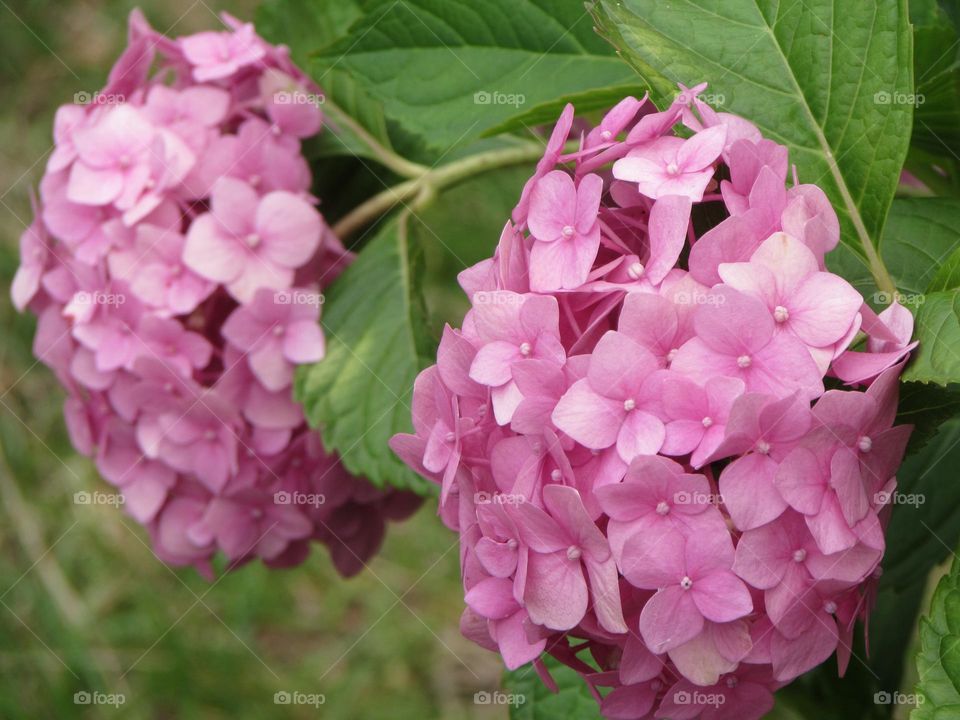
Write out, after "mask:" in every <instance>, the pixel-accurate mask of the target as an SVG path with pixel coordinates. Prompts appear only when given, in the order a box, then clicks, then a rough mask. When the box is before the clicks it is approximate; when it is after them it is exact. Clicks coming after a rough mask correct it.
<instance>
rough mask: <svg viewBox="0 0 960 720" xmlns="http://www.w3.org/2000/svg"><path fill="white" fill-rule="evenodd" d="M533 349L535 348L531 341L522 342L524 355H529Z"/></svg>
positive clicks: (521, 347)
mask: <svg viewBox="0 0 960 720" xmlns="http://www.w3.org/2000/svg"><path fill="white" fill-rule="evenodd" d="M532 350H533V348H531V347H530V343H528V342H525V343H520V354H521V355H523V356H524V357H527V356H528V355H529V354H530V352H531V351H532Z"/></svg>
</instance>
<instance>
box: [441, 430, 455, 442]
mask: <svg viewBox="0 0 960 720" xmlns="http://www.w3.org/2000/svg"><path fill="white" fill-rule="evenodd" d="M443 439H444V440H446V441H447V442H448V443H451V442H453V441H454V440H456V439H457V436H456V435H455V434H454V433H453V432H448V433H447V434H446V435H444V436H443Z"/></svg>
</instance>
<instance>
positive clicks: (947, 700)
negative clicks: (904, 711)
mask: <svg viewBox="0 0 960 720" xmlns="http://www.w3.org/2000/svg"><path fill="white" fill-rule="evenodd" d="M920 641H921V650H920V653H919V655H918V656H917V669H918V670H919V672H920V681H919V683H918V685H917V692H918V693H919V694H920V696H921V702H920V703H919V704H918V706H917V708H916V709H915V710H914V711H913V712H912V713H911V714H910V718H911V720H940V719H941V718H953V717H958V716H960V562H958V561H957V560H956V559H954V562H953V568H952V569H951V570H950V573H949V574H948V575H946V576H944V577H943V579H941V580H940V584H939V585H938V586H937V589H936V592H934V594H933V600H932V602H931V603H930V610H929V613H928V615H927V616H926V617H923V618H921V620H920Z"/></svg>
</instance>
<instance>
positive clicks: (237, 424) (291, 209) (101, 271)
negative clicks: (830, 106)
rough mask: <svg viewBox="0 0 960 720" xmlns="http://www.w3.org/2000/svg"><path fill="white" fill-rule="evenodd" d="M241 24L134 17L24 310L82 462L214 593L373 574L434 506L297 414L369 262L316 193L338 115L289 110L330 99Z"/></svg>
mask: <svg viewBox="0 0 960 720" xmlns="http://www.w3.org/2000/svg"><path fill="white" fill-rule="evenodd" d="M224 22H225V24H226V26H227V29H226V30H225V31H223V32H211V33H199V34H197V35H193V36H190V37H186V38H180V39H177V40H173V39H167V38H164V37H162V36H161V35H160V34H158V33H156V32H155V31H154V30H152V29H151V28H150V27H149V25H148V24H147V22H146V20H145V18H144V17H143V15H142V14H141V13H139V12H134V13H133V14H132V15H131V19H130V45H129V46H128V48H127V50H126V51H125V52H124V53H123V55H122V56H121V57H120V59H119V60H118V61H117V64H116V66H115V67H114V69H113V71H112V72H111V74H110V79H109V81H108V85H107V87H106V88H104V90H103V92H102V93H101V96H102V97H109V98H111V99H114V100H116V102H111V103H105V102H104V103H93V104H90V105H86V106H81V105H65V106H63V107H62V108H60V110H59V111H58V112H57V115H56V118H55V124H54V141H55V147H54V150H53V152H52V154H51V156H50V158H49V159H48V163H47V168H46V173H45V175H44V178H43V180H42V181H41V183H40V193H39V195H40V198H39V200H38V201H37V202H36V207H35V215H36V217H35V219H34V221H33V224H32V225H31V226H30V228H29V229H28V230H27V231H26V232H25V233H24V235H23V237H22V238H21V242H20V248H21V265H20V268H19V269H18V271H17V274H16V276H15V278H14V281H13V284H12V288H11V295H12V297H13V301H14V304H15V305H16V307H17V308H18V309H20V310H30V311H32V312H34V313H36V314H37V315H38V317H39V322H38V330H37V336H36V338H35V343H34V351H35V353H36V355H37V357H38V358H39V359H40V360H41V361H42V362H44V363H45V364H47V365H49V366H50V367H51V368H52V369H53V370H54V372H55V373H56V375H57V378H58V379H59V380H60V381H61V382H62V384H63V385H64V386H65V387H66V389H67V392H68V399H67V401H66V403H65V406H64V414H65V418H66V422H67V427H68V430H69V433H70V437H71V439H72V441H73V443H74V445H75V446H76V448H77V450H78V451H79V452H81V453H83V454H86V455H90V456H92V457H93V458H94V459H95V462H96V465H97V468H98V470H99V471H100V474H101V475H102V476H103V478H104V479H105V480H106V481H107V482H108V483H110V484H111V485H113V486H114V487H115V488H117V492H119V493H122V495H123V497H124V500H125V503H124V507H125V509H126V511H127V512H129V513H130V515H131V516H132V517H133V518H134V519H136V520H137V521H138V522H140V523H142V524H143V525H145V526H146V528H147V530H148V532H149V533H150V536H151V538H152V539H153V543H154V548H155V550H156V552H157V555H158V556H159V557H160V558H162V559H164V560H165V561H167V562H170V563H172V564H178V565H183V564H187V565H194V566H196V567H197V568H198V569H199V570H201V571H202V572H203V573H204V574H205V575H208V576H209V575H210V574H211V573H212V564H211V560H212V558H213V557H214V555H215V554H217V553H223V555H224V556H225V557H226V558H227V560H228V561H229V562H230V564H231V566H235V565H239V564H241V563H244V562H247V561H249V560H251V559H255V558H260V559H261V560H262V561H263V562H264V563H266V564H268V565H270V566H271V567H280V566H288V565H294V564H297V563H299V562H302V561H303V560H304V558H305V557H306V556H307V554H308V552H309V548H310V547H311V545H312V544H314V543H320V544H323V545H325V546H326V547H327V548H328V549H329V551H330V553H331V556H332V558H333V562H334V565H335V567H336V568H337V569H338V570H339V571H340V572H341V573H343V574H344V575H351V574H354V573H356V572H359V571H360V570H362V569H363V567H364V563H365V562H366V560H367V559H368V558H369V557H370V556H371V555H372V554H373V553H375V552H376V551H377V549H378V548H379V545H380V542H381V541H382V539H383V535H384V528H385V526H386V523H387V522H388V521H390V520H399V519H402V518H403V517H405V516H407V515H409V514H410V513H411V512H413V510H414V509H415V508H416V506H417V504H418V499H417V497H416V496H414V495H412V494H410V493H403V492H396V491H386V490H378V489H376V488H374V487H372V486H371V485H370V484H369V483H368V482H367V481H366V480H364V479H362V478H355V477H353V476H351V475H350V474H349V473H347V472H346V470H345V469H344V468H343V466H342V465H341V464H340V461H339V458H337V456H335V455H333V454H331V453H328V452H326V451H325V450H324V448H323V447H322V445H321V444H320V441H319V438H318V436H317V435H316V434H314V433H313V432H311V431H310V430H309V428H308V427H307V425H306V421H305V418H304V416H303V411H302V410H301V409H300V407H299V406H298V405H296V404H295V403H294V402H293V399H292V394H291V387H290V385H291V380H292V377H293V373H294V371H295V369H296V368H297V367H298V366H300V365H303V364H305V363H313V362H317V361H318V360H320V359H321V358H322V357H323V354H324V338H323V333H322V331H321V329H320V326H319V322H318V321H319V315H320V305H321V304H322V302H323V295H322V288H323V287H324V286H325V285H326V284H327V283H329V282H330V281H332V280H333V279H334V278H335V277H336V275H337V273H338V272H339V271H340V270H342V268H343V267H344V266H345V265H346V264H347V263H349V261H350V255H349V253H346V252H345V251H344V249H343V247H342V245H341V244H340V243H339V241H338V240H337V239H336V238H335V237H333V235H332V233H330V232H329V231H328V229H327V228H326V226H325V224H324V222H323V219H322V217H321V216H320V213H319V212H317V210H316V207H315V205H316V202H317V201H316V200H315V199H314V198H313V197H311V196H310V195H309V194H308V190H309V187H310V184H311V177H310V169H309V166H308V165H307V162H306V160H305V159H304V157H303V154H302V152H301V145H300V140H301V138H306V137H310V136H312V135H314V134H316V133H317V132H319V131H321V126H322V122H323V118H322V115H321V113H320V112H319V109H318V108H317V107H316V106H314V105H305V104H303V103H299V102H298V103H294V104H285V103H278V102H276V97H277V95H278V93H281V92H287V93H299V94H302V95H304V96H316V97H319V93H320V91H319V88H317V87H315V86H314V85H313V83H311V82H310V81H309V79H308V78H307V76H306V75H305V74H303V73H302V72H301V71H300V70H298V69H297V68H296V67H295V66H293V65H292V63H291V62H290V60H289V57H288V54H287V53H286V51H281V50H280V49H277V48H274V47H272V46H270V45H269V44H267V43H266V42H264V41H263V40H262V39H260V38H259V37H258V36H257V35H256V33H255V31H254V29H253V26H252V25H248V24H243V23H240V22H239V21H236V20H235V19H233V18H230V17H225V18H224ZM151 69H153V70H154V72H151ZM298 97H299V96H298ZM542 300H543V299H542V298H541V299H538V301H540V302H542ZM535 304H536V302H534V303H533V305H535ZM554 304H555V303H554ZM556 314H557V311H556V309H554V315H555V316H556ZM558 322H559V321H558V319H557V318H556V317H555V319H554V322H553V324H554V326H556V325H557V324H558ZM553 332H554V334H555V335H556V334H557V333H558V332H559V330H558V329H557V328H556V327H555V328H554V330H553ZM554 348H555V351H556V353H558V355H557V356H556V357H555V359H554V362H555V363H556V364H557V366H558V367H560V366H562V365H563V362H564V356H563V348H562V346H561V345H560V342H559V339H558V340H556V341H555V343H554ZM478 387H479V386H478ZM503 635H504V647H511V645H510V640H509V637H508V633H507V632H506V631H505V632H504V633H503ZM538 652H539V651H538Z"/></svg>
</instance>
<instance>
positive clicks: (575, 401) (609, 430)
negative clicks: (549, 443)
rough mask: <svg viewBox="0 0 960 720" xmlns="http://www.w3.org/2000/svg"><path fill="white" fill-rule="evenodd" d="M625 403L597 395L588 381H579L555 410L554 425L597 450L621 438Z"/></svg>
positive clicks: (561, 399)
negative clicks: (619, 435) (619, 436)
mask: <svg viewBox="0 0 960 720" xmlns="http://www.w3.org/2000/svg"><path fill="white" fill-rule="evenodd" d="M623 414H624V411H623V403H622V402H617V401H616V400H610V399H608V398H605V397H602V396H600V395H597V393H595V392H594V391H593V390H591V389H590V383H589V381H587V380H578V381H577V382H575V383H574V384H573V385H572V386H571V387H570V389H569V390H567V392H566V394H564V396H563V397H562V398H560V402H558V403H557V407H556V408H555V409H554V411H553V416H552V417H553V422H554V424H555V425H556V426H557V427H558V428H559V429H560V430H562V431H563V432H565V433H566V434H567V435H569V436H570V437H572V438H573V439H574V440H576V441H577V442H579V443H581V444H583V445H585V446H586V447H588V448H592V449H594V450H602V449H604V448H607V447H610V446H611V445H613V444H614V443H615V442H616V441H617V436H618V434H619V432H620V426H621V424H622V422H623Z"/></svg>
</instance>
